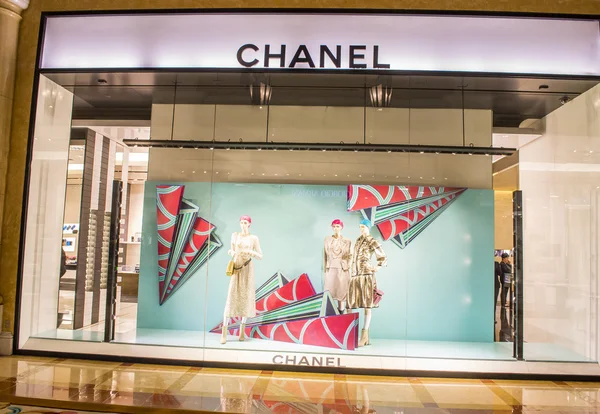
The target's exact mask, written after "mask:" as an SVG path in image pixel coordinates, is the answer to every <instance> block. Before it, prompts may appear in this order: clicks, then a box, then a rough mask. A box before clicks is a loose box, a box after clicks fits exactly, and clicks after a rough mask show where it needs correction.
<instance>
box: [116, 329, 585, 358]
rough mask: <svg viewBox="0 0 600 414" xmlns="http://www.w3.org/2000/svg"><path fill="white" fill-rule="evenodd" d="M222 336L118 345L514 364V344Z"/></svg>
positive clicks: (547, 351)
mask: <svg viewBox="0 0 600 414" xmlns="http://www.w3.org/2000/svg"><path fill="white" fill-rule="evenodd" d="M219 340H220V335H219V334H215V333H211V332H193V331H171V330H167V329H138V330H137V331H135V332H133V331H132V332H128V333H126V334H119V335H117V337H116V338H115V342H119V343H129V344H139V345H164V346H181V347H205V348H211V349H226V350H244V351H248V350H250V351H252V350H256V351H271V352H295V353H303V354H328V355H365V356H386V357H390V356H392V357H393V356H397V357H410V358H444V359H476V360H504V361H510V360H513V357H512V352H513V351H512V347H513V344H512V342H449V341H407V340H391V339H373V340H372V341H373V343H372V345H369V346H366V347H361V348H356V349H355V350H354V351H344V350H339V349H333V348H323V347H315V346H310V345H299V344H288V343H282V342H273V341H267V340H261V339H254V338H250V339H246V341H244V342H240V341H238V339H237V337H235V336H231V335H230V336H228V341H227V343H226V344H225V345H221V344H220V343H219ZM524 348H525V355H526V359H527V360H531V361H561V362H593V361H592V360H590V359H589V358H586V357H584V356H583V355H580V354H577V353H575V352H573V351H571V350H569V349H566V348H563V347H561V346H558V345H554V344H541V343H532V344H528V343H525V344H524Z"/></svg>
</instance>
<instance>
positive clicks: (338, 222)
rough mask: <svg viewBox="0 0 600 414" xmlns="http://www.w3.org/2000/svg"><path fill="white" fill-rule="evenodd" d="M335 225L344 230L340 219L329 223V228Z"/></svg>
mask: <svg viewBox="0 0 600 414" xmlns="http://www.w3.org/2000/svg"><path fill="white" fill-rule="evenodd" d="M336 224H339V225H340V226H342V228H344V222H343V221H342V220H340V219H335V220H333V221H332V222H331V227H333V226H335V225H336Z"/></svg>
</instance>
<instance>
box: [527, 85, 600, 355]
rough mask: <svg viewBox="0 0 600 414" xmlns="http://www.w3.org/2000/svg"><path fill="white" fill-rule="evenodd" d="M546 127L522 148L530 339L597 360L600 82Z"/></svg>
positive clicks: (546, 121) (548, 119)
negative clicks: (538, 136)
mask: <svg viewBox="0 0 600 414" xmlns="http://www.w3.org/2000/svg"><path fill="white" fill-rule="evenodd" d="M541 129H542V130H543V131H544V134H543V135H542V136H541V137H540V138H539V139H537V140H535V141H533V142H532V143H530V144H528V145H526V146H525V147H523V148H521V150H520V155H519V160H520V161H519V172H520V176H519V182H520V185H521V190H522V191H523V244H524V249H523V282H524V315H525V316H524V333H525V340H526V341H527V342H530V343H536V342H538V343H539V342H546V343H552V344H555V345H557V346H560V347H563V348H566V349H568V350H571V351H574V352H577V353H578V354H581V355H585V356H587V357H589V358H591V359H593V360H596V358H597V357H598V354H597V353H598V350H597V344H598V337H597V335H598V326H599V325H598V322H599V319H598V272H599V271H600V268H599V265H598V250H599V249H598V242H599V235H600V227H599V224H598V223H599V212H600V85H597V86H595V87H594V88H592V89H590V90H589V91H587V92H585V93H584V94H582V95H580V96H578V97H577V98H575V99H574V100H573V101H571V102H569V103H568V104H566V105H563V106H562V107H560V108H558V109H557V110H556V111H554V112H552V113H551V114H549V115H548V116H546V117H545V118H544V119H543V120H542V128H541ZM533 356H535V355H533ZM525 358H526V359H531V358H532V355H531V354H530V355H527V354H525Z"/></svg>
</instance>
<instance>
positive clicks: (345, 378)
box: [0, 356, 600, 414]
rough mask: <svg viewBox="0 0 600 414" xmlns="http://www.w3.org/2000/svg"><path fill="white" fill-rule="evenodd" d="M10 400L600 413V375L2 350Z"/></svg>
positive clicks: (121, 408) (68, 404)
mask: <svg viewBox="0 0 600 414" xmlns="http://www.w3.org/2000/svg"><path fill="white" fill-rule="evenodd" d="M1 404H14V405H27V406H36V407H47V408H48V411H41V410H40V411H35V412H63V411H51V410H50V409H62V410H81V411H88V410H89V411H97V412H111V413H114V412H125V413H134V412H136V413H155V412H156V413H158V412H163V413H164V412H171V413H177V412H189V411H190V410H191V411H194V410H196V411H216V412H231V413H269V412H274V413H290V414H291V413H315V414H321V413H323V414H333V413H348V414H350V413H365V414H367V413H389V414H392V413H393V414H410V413H423V414H427V413H440V414H442V413H480V412H483V413H496V412H498V413H504V412H512V413H527V412H538V413H540V412H544V413H598V412H600V382H598V383H583V382H563V381H522V380H512V381H510V380H479V379H442V378H412V377H408V378H406V377H376V376H360V375H345V374H311V373H292V372H277V371H275V372H274V371H254V370H232V369H217V368H199V367H186V366H167V365H147V364H131V363H119V362H101V361H85V360H74V359H53V358H40V357H26V356H12V357H4V358H0V407H1V406H2V405H1ZM23 412H25V411H23ZM32 412H33V411H32Z"/></svg>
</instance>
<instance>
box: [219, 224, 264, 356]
mask: <svg viewBox="0 0 600 414" xmlns="http://www.w3.org/2000/svg"><path fill="white" fill-rule="evenodd" d="M251 224H252V219H251V218H250V216H242V217H240V228H241V231H240V232H239V233H233V234H232V235H231V248H230V249H229V251H228V252H227V254H228V255H230V256H231V257H232V258H233V259H232V260H233V262H234V273H233V275H232V276H231V279H230V281H229V291H228V292H227V302H226V303H225V312H224V314H223V329H222V331H221V344H225V343H226V342H227V326H228V324H229V318H231V317H235V316H241V317H242V324H241V326H240V336H239V340H240V341H243V340H245V339H246V334H245V329H246V318H248V317H253V316H256V287H255V284H254V263H253V261H252V260H253V259H259V260H260V259H262V257H263V255H262V251H261V250H260V243H259V241H258V237H256V236H254V235H252V234H250V225H251Z"/></svg>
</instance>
